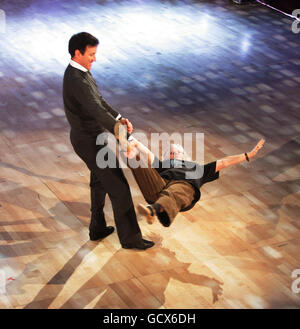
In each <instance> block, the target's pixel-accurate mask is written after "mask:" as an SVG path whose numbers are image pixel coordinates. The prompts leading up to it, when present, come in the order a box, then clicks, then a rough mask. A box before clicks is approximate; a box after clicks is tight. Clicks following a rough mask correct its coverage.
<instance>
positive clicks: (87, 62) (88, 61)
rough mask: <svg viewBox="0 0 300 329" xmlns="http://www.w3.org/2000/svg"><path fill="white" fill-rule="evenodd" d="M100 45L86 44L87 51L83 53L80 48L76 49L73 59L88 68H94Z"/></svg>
mask: <svg viewBox="0 0 300 329" xmlns="http://www.w3.org/2000/svg"><path fill="white" fill-rule="evenodd" d="M97 48H98V46H86V49H85V52H84V54H83V55H82V54H81V52H80V51H79V50H77V49H76V50H75V56H74V58H73V60H75V61H76V62H77V63H79V64H80V65H82V66H83V67H85V68H86V69H87V70H90V69H91V68H92V64H93V62H96V52H97Z"/></svg>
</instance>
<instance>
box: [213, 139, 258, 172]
mask: <svg viewBox="0 0 300 329" xmlns="http://www.w3.org/2000/svg"><path fill="white" fill-rule="evenodd" d="M264 143H265V140H264V139H263V138H262V139H261V140H260V141H259V142H258V143H257V144H256V146H255V147H254V148H253V149H252V151H250V152H247V153H242V154H237V155H232V156H228V157H225V158H223V159H220V160H217V164H216V172H218V171H220V170H222V169H225V168H227V167H230V166H233V165H235V164H238V163H241V162H244V161H246V160H247V157H248V159H251V158H253V157H254V156H255V155H256V153H257V152H258V151H259V150H260V149H261V148H262V147H263V145H264Z"/></svg>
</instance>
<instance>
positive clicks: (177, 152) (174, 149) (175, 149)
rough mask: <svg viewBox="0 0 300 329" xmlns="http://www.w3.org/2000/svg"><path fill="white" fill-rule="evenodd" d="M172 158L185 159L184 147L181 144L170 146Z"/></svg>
mask: <svg viewBox="0 0 300 329" xmlns="http://www.w3.org/2000/svg"><path fill="white" fill-rule="evenodd" d="M170 159H176V160H184V152H183V149H182V148H181V147H179V146H176V145H172V146H171V148H170Z"/></svg>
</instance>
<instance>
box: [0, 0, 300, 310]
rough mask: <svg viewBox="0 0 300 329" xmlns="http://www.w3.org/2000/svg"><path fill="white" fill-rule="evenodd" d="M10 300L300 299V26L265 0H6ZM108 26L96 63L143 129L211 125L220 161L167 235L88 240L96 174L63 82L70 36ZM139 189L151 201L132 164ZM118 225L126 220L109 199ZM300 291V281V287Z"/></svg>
mask: <svg viewBox="0 0 300 329" xmlns="http://www.w3.org/2000/svg"><path fill="white" fill-rule="evenodd" d="M0 9H2V10H4V11H5V14H6V30H5V32H4V31H2V32H1V33H0V112H1V117H0V130H1V131H0V193H1V194H0V205H1V206H0V283H1V284H0V308H25V309H26V308H80V309H82V308H157V309H158V308H162V309H163V308H299V307H300V293H299V292H297V291H293V290H292V284H293V281H294V280H295V278H292V273H293V271H294V270H296V269H300V252H299V250H300V208H299V200H300V184H299V182H300V164H299V159H300V147H299V146H300V136H299V132H300V103H299V92H300V57H299V53H300V47H299V45H300V43H299V40H300V39H299V38H300V34H295V33H293V32H292V30H291V25H292V20H291V19H290V18H288V17H286V16H283V15H281V14H280V13H278V12H275V11H272V10H271V9H268V8H266V7H264V6H262V5H260V4H252V5H246V6H239V5H236V4H233V3H232V2H231V1H221V0H218V1H191V0H185V1H176V0H173V1H171V0H169V1H154V0H149V1H143V0H140V1H138V0H135V1H123V0H110V1H108V0H107V1H104V0H103V1H99V0H98V1H95V0H90V1H80V0H74V1H66V0H60V1H57V0H52V1H50V0H40V1H37V0H23V1H16V0H10V1H1V5H0ZM79 31H88V32H90V33H92V34H94V35H96V36H97V37H98V38H99V39H100V47H99V51H98V57H97V62H96V63H95V64H94V67H93V69H92V73H93V75H94V77H95V79H96V80H97V82H98V83H99V86H100V89H101V92H102V94H103V96H104V97H105V99H106V100H107V101H108V102H109V103H110V104H111V105H112V106H114V107H115V108H116V109H118V110H119V111H120V113H121V114H122V115H123V116H125V117H128V118H129V119H130V120H131V121H132V123H133V125H134V127H135V129H136V130H137V131H141V132H145V133H147V134H149V133H151V132H158V133H160V132H167V133H172V132H179V133H185V132H201V133H204V136H205V149H204V157H205V162H209V161H213V160H216V159H219V158H221V157H224V156H227V155H232V154H237V153H242V152H245V151H249V150H250V149H251V148H252V147H253V146H254V145H255V143H256V142H257V141H258V139H259V138H261V137H264V138H265V139H266V144H265V147H264V148H263V150H262V151H261V153H260V154H259V155H258V157H257V159H256V161H251V162H250V163H243V164H241V165H238V166H236V167H234V168H230V169H226V170H224V171H223V172H221V175H220V179H219V180H218V181H216V182H213V183H211V184H207V185H205V186H204V187H203V188H202V190H201V191H202V198H201V200H200V202H199V203H198V204H197V205H196V206H195V207H194V208H193V209H192V210H191V211H189V212H186V213H181V214H180V215H179V216H178V217H177V218H176V220H175V222H174V224H173V225H172V226H171V227H170V228H163V227H162V226H161V225H160V224H159V223H155V224H153V225H150V226H149V225H147V223H146V222H145V221H143V220H142V219H139V224H140V227H141V229H142V232H143V235H144V236H145V237H146V238H149V239H153V240H154V241H155V243H156V245H155V247H153V248H151V249H149V250H147V251H142V252H141V251H134V250H125V249H122V248H121V247H120V244H119V241H118V238H117V234H116V233H114V234H112V235H111V236H109V237H108V238H107V239H104V240H103V241H101V242H98V243H95V242H91V241H89V237H88V225H89V215H90V209H89V206H90V199H89V198H90V196H89V185H88V184H89V174H88V171H87V169H86V167H85V165H84V163H83V162H81V160H80V159H79V158H78V157H77V156H76V155H75V153H74V152H73V150H72V147H71V144H70V141H69V135H68V134H69V126H68V123H67V122H66V119H65V117H64V111H63V104H62V97H61V88H62V76H63V73H64V69H65V67H66V66H67V64H68V61H69V56H68V52H67V43H68V40H69V38H70V36H71V35H72V34H74V33H77V32H79ZM125 174H126V176H127V178H128V181H129V183H130V186H131V191H132V195H133V198H134V202H135V203H136V204H137V203H139V202H141V201H142V200H143V199H142V196H141V194H140V192H139V189H138V187H137V184H136V183H135V181H134V179H133V177H132V174H131V173H130V172H129V170H127V169H126V170H125ZM105 211H106V215H107V222H108V224H109V225H114V223H113V215H112V209H111V204H110V201H109V199H107V202H106V206H105ZM299 288H300V287H299Z"/></svg>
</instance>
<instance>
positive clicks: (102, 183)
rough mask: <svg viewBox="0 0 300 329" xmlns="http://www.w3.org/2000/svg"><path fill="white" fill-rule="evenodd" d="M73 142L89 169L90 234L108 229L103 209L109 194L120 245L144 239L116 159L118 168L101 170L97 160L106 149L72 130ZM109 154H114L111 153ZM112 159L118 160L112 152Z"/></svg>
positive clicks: (124, 178)
mask: <svg viewBox="0 0 300 329" xmlns="http://www.w3.org/2000/svg"><path fill="white" fill-rule="evenodd" d="M70 140H71V143H72V146H73V148H74V151H75V153H76V154H77V155H78V156H79V157H80V158H81V159H82V160H83V161H84V162H85V164H86V165H87V167H88V168H89V170H90V197H91V223H90V227H89V229H90V231H93V232H101V230H103V229H104V228H105V227H106V220H105V216H104V212H103V208H104V203H105V197H106V194H108V196H109V198H110V200H111V203H112V208H113V214H114V220H115V224H116V229H117V234H118V237H119V240H120V242H121V244H123V243H128V242H133V241H136V240H138V239H141V238H142V235H141V230H140V228H139V225H138V222H137V217H136V213H135V210H134V205H133V201H132V197H131V192H130V188H129V184H128V182H127V180H126V177H125V175H124V173H123V171H122V169H121V168H120V166H119V162H118V160H117V159H116V158H115V160H116V167H114V168H109V167H106V168H99V167H98V166H97V163H96V157H97V153H98V152H99V151H100V150H101V148H103V147H104V146H103V145H102V146H101V145H96V138H92V137H87V136H85V137H83V136H80V135H79V136H78V135H76V134H75V133H73V132H72V130H71V133H70ZM107 149H108V148H107ZM109 152H112V151H111V150H109ZM111 156H113V157H115V154H113V153H112V154H111Z"/></svg>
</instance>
